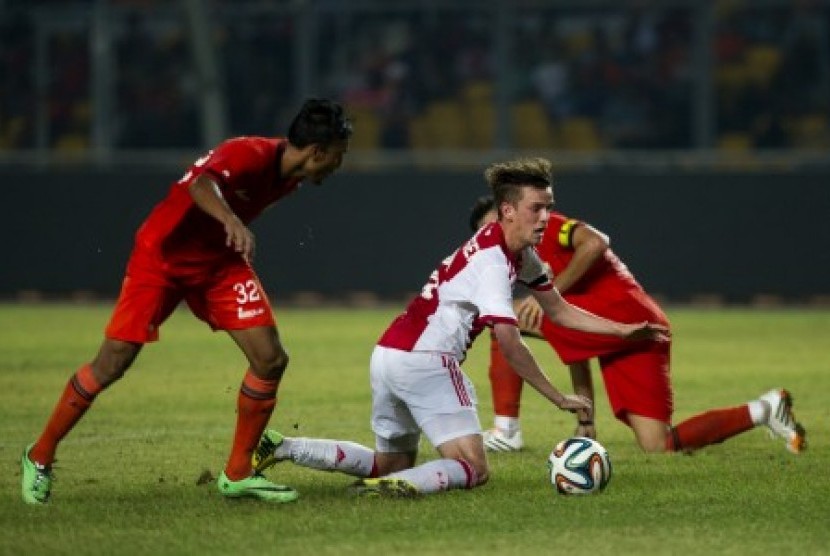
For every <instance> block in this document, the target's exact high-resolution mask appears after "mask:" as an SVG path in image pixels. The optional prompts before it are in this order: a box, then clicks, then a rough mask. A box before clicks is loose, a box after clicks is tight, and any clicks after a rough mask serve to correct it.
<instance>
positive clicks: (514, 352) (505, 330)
mask: <svg viewBox="0 0 830 556" xmlns="http://www.w3.org/2000/svg"><path fill="white" fill-rule="evenodd" d="M493 334H495V336H496V340H498V342H499V347H500V348H501V351H502V353H503V354H504V357H505V359H507V362H508V363H510V366H511V367H512V368H513V370H514V371H516V374H518V375H519V376H520V377H522V379H524V381H525V382H527V383H528V384H530V385H531V386H532V387H533V388H534V389H536V390H537V391H538V392H539V393H540V394H541V395H542V396H544V397H545V398H547V399H548V400H550V401H551V402H552V403H553V404H554V405H556V407H558V408H559V409H564V410H568V411H577V410H581V411H583V412H584V413H585V414H587V415H589V416H590V415H593V404H592V403H591V400H589V399H588V398H586V397H584V396H579V395H565V394H562V392H560V391H559V390H557V389H556V387H555V386H554V385H553V384H551V382H550V380H548V377H547V376H546V375H545V373H544V372H543V371H542V369H541V368H540V367H539V364H538V363H537V362H536V359H535V358H534V357H533V354H532V353H530V350H529V349H528V348H527V345H525V343H524V341H523V340H522V337H521V335H520V334H519V329H518V328H517V327H516V326H514V325H512V324H504V323H498V324H495V325H493Z"/></svg>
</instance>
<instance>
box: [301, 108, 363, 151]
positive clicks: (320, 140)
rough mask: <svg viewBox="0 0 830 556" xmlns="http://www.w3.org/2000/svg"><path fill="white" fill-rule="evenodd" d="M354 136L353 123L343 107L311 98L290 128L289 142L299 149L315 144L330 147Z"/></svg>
mask: <svg viewBox="0 0 830 556" xmlns="http://www.w3.org/2000/svg"><path fill="white" fill-rule="evenodd" d="M351 135H352V122H351V120H350V119H348V118H347V117H346V115H345V113H344V112H343V107H342V106H340V105H339V104H337V103H336V102H334V101H331V100H328V99H322V98H311V99H308V100H306V101H305V103H304V104H303V107H302V108H301V109H300V112H299V114H297V115H296V116H295V117H294V121H293V122H291V126H290V127H289V128H288V140H289V141H290V142H291V144H292V145H294V146H295V147H299V148H301V149H302V148H304V147H307V146H308V145H313V144H315V143H317V144H319V145H322V146H324V147H328V146H329V145H331V144H332V143H336V142H337V141H345V140H346V139H348V138H349V137H351Z"/></svg>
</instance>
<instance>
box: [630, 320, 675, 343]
mask: <svg viewBox="0 0 830 556" xmlns="http://www.w3.org/2000/svg"><path fill="white" fill-rule="evenodd" d="M622 337H623V338H625V339H626V340H632V341H637V340H654V341H656V342H668V341H669V339H670V338H671V331H670V330H669V328H668V327H667V326H663V325H662V324H658V323H656V322H639V323H635V324H625V325H623V333H622Z"/></svg>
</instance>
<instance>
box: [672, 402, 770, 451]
mask: <svg viewBox="0 0 830 556" xmlns="http://www.w3.org/2000/svg"><path fill="white" fill-rule="evenodd" d="M754 426H755V425H754V424H753V422H752V417H751V416H750V415H749V406H747V405H740V406H738V407H731V408H728V409H713V410H711V411H707V412H706V413H701V414H700V415H695V416H694V417H691V418H689V419H686V420H685V421H683V422H682V423H680V424H679V425H676V426H675V427H672V429H671V434H670V435H669V436H668V437H667V438H666V451H667V452H680V451H691V450H697V449H698V448H703V447H704V446H709V445H710V444H718V443H720V442H723V441H724V440H726V439H727V438H732V437H733V436H735V435H738V434H741V433H742V432H745V431H748V430H749V429H751V428H753V427H754Z"/></svg>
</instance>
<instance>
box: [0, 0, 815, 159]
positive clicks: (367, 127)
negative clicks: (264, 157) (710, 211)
mask: <svg viewBox="0 0 830 556" xmlns="http://www.w3.org/2000/svg"><path fill="white" fill-rule="evenodd" d="M310 95H324V96H330V97H333V98H336V99H339V100H340V101H342V102H343V103H344V104H345V105H346V106H347V107H348V110H349V111H350V112H351V113H352V114H353V116H354V118H355V120H356V121H357V124H358V125H357V126H356V129H357V135H356V137H355V141H354V145H353V148H354V149H355V150H385V151H389V152H392V151H395V150H402V149H406V150H420V149H425V150H429V149H442V150H448V149H449V150H472V151H483V150H488V149H550V148H555V149H563V150H574V151H603V150H614V149H622V150H625V149H636V150H654V149H717V150H723V151H749V150H753V149H810V150H822V151H830V130H829V129H828V117H829V115H830V2H827V1H819V0H814V1H789V0H780V1H775V0H755V1H749V0H747V1H734V0H717V1H716V0H711V1H708V0H695V1H691V0H688V1H684V0H663V1H657V0H655V1H646V0H641V1H611V0H607V1H598V0H585V1H568V0H565V1H554V0H550V1H524V2H523V1H515V2H496V1H493V2H471V1H466V0H444V1H440V2H439V1H425V0H395V2H386V1H371V0H361V1H351V2H350V1H348V0H340V1H337V0H305V1H279V0H276V1H267V2H266V1H257V0H222V1H220V0H182V1H161V0H158V1H153V0H134V1H130V0H110V1H103V0H99V1H87V2H72V1H37V0H30V1H23V0H19V1H14V0H5V1H4V0H0V151H18V150H20V151H25V150H39V151H44V150H49V151H59V152H88V151H96V152H104V153H105V152H108V151H112V150H115V151H117V150H119V149H173V148H175V149H190V148H194V149H195V148H201V147H203V146H206V145H208V144H212V142H214V141H215V140H217V139H219V138H221V137H222V136H228V135H237V134H266V135H267V134H277V133H279V132H281V131H283V130H284V127H285V122H286V120H287V118H288V116H289V115H290V114H291V113H293V112H294V111H295V110H296V108H297V105H298V103H299V101H300V99H302V98H304V97H306V96H310Z"/></svg>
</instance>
